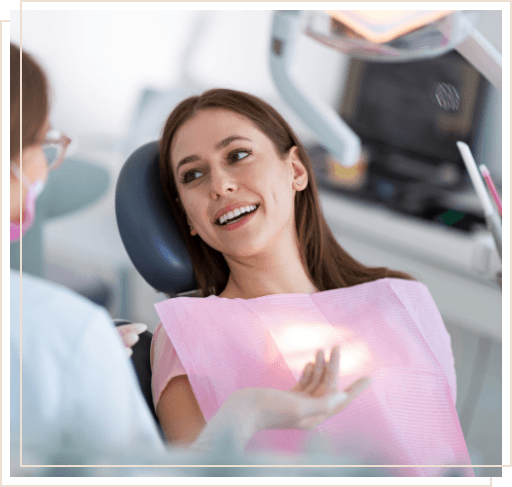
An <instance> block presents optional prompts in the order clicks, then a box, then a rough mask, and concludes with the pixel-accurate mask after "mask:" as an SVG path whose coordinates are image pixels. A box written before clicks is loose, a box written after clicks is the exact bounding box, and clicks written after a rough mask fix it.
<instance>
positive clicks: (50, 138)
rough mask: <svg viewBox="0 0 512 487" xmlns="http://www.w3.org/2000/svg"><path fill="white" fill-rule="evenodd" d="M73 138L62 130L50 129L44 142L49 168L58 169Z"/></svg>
mask: <svg viewBox="0 0 512 487" xmlns="http://www.w3.org/2000/svg"><path fill="white" fill-rule="evenodd" d="M70 143H71V139H70V138H69V137H68V136H67V135H64V134H63V133H62V132H61V131H60V130H55V129H52V130H49V131H48V132H47V133H46V137H45V139H44V142H43V152H44V155H45V157H46V161H47V162H48V170H49V171H53V170H54V169H57V168H58V167H59V166H60V165H61V164H62V163H63V162H64V157H65V155H66V149H67V148H68V145H69V144H70Z"/></svg>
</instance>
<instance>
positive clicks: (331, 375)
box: [259, 346, 371, 429]
mask: <svg viewBox="0 0 512 487" xmlns="http://www.w3.org/2000/svg"><path fill="white" fill-rule="evenodd" d="M339 366H340V348H339V347H338V346H336V347H333V349H332V350H331V355H330V357H329V361H328V362H326V361H325V357H324V351H323V350H319V351H318V352H317V353H316V358H315V362H314V363H312V362H310V363H308V364H307V365H306V366H305V367H304V370H303V372H302V375H301V378H300V379H299V381H298V382H297V384H295V386H294V387H292V388H291V389H290V390H288V391H278V390H274V389H262V390H261V391H264V392H262V393H261V394H260V398H259V407H260V427H261V428H262V429H267V428H299V429H312V428H315V427H316V426H318V425H319V424H321V423H323V422H324V421H325V420H327V419H329V418H330V417H332V416H334V415H336V414H338V413H339V412H341V411H342V410H343V409H345V408H346V407H347V406H348V405H349V404H350V403H351V402H352V401H353V400H354V399H355V398H356V397H357V396H358V395H359V394H360V393H361V392H362V391H363V390H364V389H366V388H367V387H368V386H369V385H370V383H371V378H370V377H361V378H360V379H358V380H356V381H355V382H353V383H352V384H350V386H348V387H347V388H346V389H345V390H344V391H341V392H340V391H338V378H339Z"/></svg>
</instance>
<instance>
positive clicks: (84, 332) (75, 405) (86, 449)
mask: <svg viewBox="0 0 512 487" xmlns="http://www.w3.org/2000/svg"><path fill="white" fill-rule="evenodd" d="M10 50H11V53H10V69H11V97H10V98H11V129H10V130H11V131H10V141H11V153H10V173H11V174H10V235H11V237H10V238H11V242H13V241H17V240H18V239H20V236H21V235H22V233H24V232H25V231H26V230H27V229H28V228H30V226H31V224H33V222H34V218H35V217H36V200H37V197H38V195H39V194H40V193H41V191H42V188H43V187H44V184H45V181H46V179H47V177H48V171H49V170H54V169H56V168H57V167H58V166H59V164H61V163H62V162H63V160H64V154H65V150H66V147H67V145H68V144H69V140H70V139H69V138H68V137H67V136H65V135H64V134H62V133H59V134H55V131H53V130H51V129H52V128H51V125H50V123H49V97H48V83H47V79H46V76H45V74H44V73H43V71H42V69H41V68H40V66H39V65H38V64H37V63H36V62H35V61H34V59H33V58H32V57H31V56H30V55H28V54H27V53H26V52H23V53H22V54H21V53H20V49H19V48H18V47H17V46H15V45H13V44H11V46H10ZM20 62H21V69H22V79H20ZM20 90H21V98H20ZM21 116H22V124H23V125H22V130H21V133H20V117H21ZM48 145H51V146H52V147H54V148H55V149H56V154H54V156H53V157H51V156H47V155H45V152H44V149H45V148H46V147H47V146H48ZM20 146H21V153H20ZM10 293H11V294H10V312H11V322H10V324H11V328H10V352H11V356H10V368H11V396H10V411H11V418H10V420H11V423H10V426H11V428H10V434H11V475H14V476H17V475H38V473H40V472H41V468H44V466H45V465H129V464H148V465H150V464H164V465H165V464H180V463H185V464H186V463H187V462H188V463H193V462H194V459H193V457H191V456H190V455H191V454H194V453H195V454H201V453H204V452H209V451H212V450H214V449H215V448H216V447H217V446H218V445H219V444H223V443H222V442H223V441H225V439H226V436H225V435H226V434H227V438H228V442H229V444H230V445H231V447H232V448H233V449H234V450H235V451H243V448H244V446H245V444H246V443H247V441H249V439H250V438H251V436H253V435H254V434H255V433H256V432H257V431H259V430H261V429H266V428H276V427H280V428H281V427H282V428H312V427H314V426H316V425H317V424H319V423H321V422H322V421H324V420H325V419H327V418H329V417H331V416H332V415H335V414H338V413H339V412H340V411H341V410H342V409H344V408H345V407H346V406H347V405H348V404H349V403H350V402H351V401H352V400H353V399H354V398H355V397H356V396H357V395H358V394H359V393H360V392H361V391H362V390H363V389H364V388H365V387H366V386H367V385H368V380H367V379H362V380H359V381H356V382H355V383H354V384H352V385H351V387H350V388H347V389H346V390H345V391H338V389H337V387H336V385H335V383H336V380H335V376H336V374H337V372H338V367H339V350H338V349H337V348H334V349H333V351H332V353H331V360H330V361H329V362H328V363H326V362H321V363H318V364H317V367H318V370H320V372H321V373H320V375H318V374H316V375H315V376H312V375H311V374H309V375H308V373H307V370H305V371H304V374H303V375H302V377H301V379H300V380H299V381H298V382H297V384H295V386H294V387H293V388H291V390H290V391H280V390H272V389H263V388H251V389H243V390H240V391H237V392H236V393H235V394H232V395H231V396H230V397H229V398H228V399H227V400H226V401H225V402H224V404H223V405H222V406H221V408H220V409H219V412H218V414H217V415H215V417H214V418H212V420H211V421H210V422H209V424H208V426H207V427H206V428H204V429H203V431H202V433H201V435H199V436H198V438H197V439H196V441H195V442H194V444H193V445H192V446H191V447H190V448H189V451H187V452H186V454H185V452H184V451H181V450H180V451H179V450H177V449H176V450H174V451H168V449H167V447H166V445H165V444H164V442H163V441H162V439H161V438H160V436H159V433H158V430H157V427H156V424H155V422H154V420H153V418H152V416H151V413H150V411H149V409H148V407H147V405H146V402H145V400H144V398H143V396H142V394H141V391H140V389H139V385H138V384H137V379H136V376H135V372H134V370H133V368H132V367H131V365H130V364H129V360H128V358H127V356H126V352H125V350H124V349H123V341H124V344H125V348H126V347H130V346H132V345H133V343H135V342H136V340H137V336H136V335H137V333H140V332H141V331H143V330H144V329H145V325H143V326H142V327H141V326H140V325H138V324H136V325H134V326H132V327H125V328H122V329H121V331H120V332H119V333H118V332H117V331H116V330H115V329H114V326H113V323H112V321H111V319H110V317H109V315H108V314H107V312H106V310H105V309H104V308H101V307H99V306H97V305H95V304H93V303H92V302H90V301H88V300H87V299H85V298H83V297H81V296H79V295H77V294H75V293H74V292H72V291H70V290H68V289H66V288H64V287H62V286H59V285H56V284H54V283H52V282H49V281H46V280H44V279H41V278H38V277H34V276H30V275H25V274H24V275H23V278H21V275H20V273H19V272H18V271H17V270H13V269H11V272H10ZM120 334H121V335H122V338H123V341H122V340H121V339H120ZM313 392H314V394H313ZM219 442H221V443H219ZM21 465H23V467H22V466H21ZM30 466H33V468H30ZM45 472H47V470H45ZM117 472H119V470H115V469H114V470H113V471H110V474H117Z"/></svg>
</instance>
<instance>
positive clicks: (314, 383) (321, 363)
mask: <svg viewBox="0 0 512 487" xmlns="http://www.w3.org/2000/svg"><path fill="white" fill-rule="evenodd" d="M324 369H325V357H324V351H323V350H318V351H317V352H316V360H315V365H314V368H313V374H312V375H311V379H310V381H309V383H308V384H307V386H306V387H305V388H304V392H305V393H307V394H312V393H313V392H314V391H315V389H316V388H317V387H318V385H319V384H320V382H321V380H322V378H323V376H324V373H325V370H324Z"/></svg>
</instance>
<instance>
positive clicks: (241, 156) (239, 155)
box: [229, 150, 251, 162]
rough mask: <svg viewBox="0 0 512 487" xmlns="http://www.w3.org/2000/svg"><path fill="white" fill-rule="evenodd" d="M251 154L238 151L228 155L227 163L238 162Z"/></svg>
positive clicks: (245, 151)
mask: <svg viewBox="0 0 512 487" xmlns="http://www.w3.org/2000/svg"><path fill="white" fill-rule="evenodd" d="M250 154H251V151H249V150H239V151H237V152H234V153H232V154H230V155H229V162H238V161H241V160H242V159H245V158H246V157H247V156H249V155H250Z"/></svg>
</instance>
